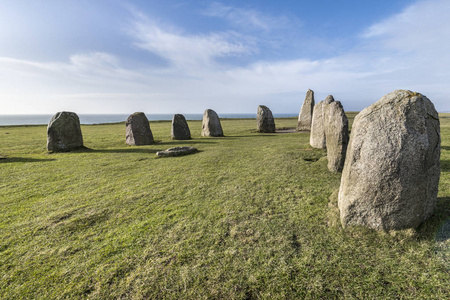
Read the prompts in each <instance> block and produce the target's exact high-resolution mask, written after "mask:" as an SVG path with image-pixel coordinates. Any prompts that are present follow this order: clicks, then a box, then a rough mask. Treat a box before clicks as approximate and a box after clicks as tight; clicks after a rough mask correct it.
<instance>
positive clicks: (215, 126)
mask: <svg viewBox="0 0 450 300" xmlns="http://www.w3.org/2000/svg"><path fill="white" fill-rule="evenodd" d="M202 136H223V130H222V125H221V124H220V119H219V116H218V115H217V113H216V112H215V111H214V110H212V109H207V110H205V112H204V113H203V122H202Z"/></svg>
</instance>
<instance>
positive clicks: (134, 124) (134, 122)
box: [125, 112, 154, 146]
mask: <svg viewBox="0 0 450 300" xmlns="http://www.w3.org/2000/svg"><path fill="white" fill-rule="evenodd" d="M125 125H126V143H127V144H128V145H136V146H140V145H150V144H151V143H153V142H154V141H153V134H152V131H151V130H150V124H149V123H148V119H147V117H146V116H145V114H144V113H143V112H135V113H134V114H131V115H130V116H129V117H128V119H127V122H126V123H125Z"/></svg>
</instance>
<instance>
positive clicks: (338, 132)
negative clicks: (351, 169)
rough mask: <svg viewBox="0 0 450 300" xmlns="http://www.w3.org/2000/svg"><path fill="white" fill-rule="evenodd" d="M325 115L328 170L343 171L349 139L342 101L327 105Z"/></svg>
mask: <svg viewBox="0 0 450 300" xmlns="http://www.w3.org/2000/svg"><path fill="white" fill-rule="evenodd" d="M324 116H325V119H324V120H325V140H326V144H327V159H328V170H330V171H331V172H341V171H342V168H343V167H344V161H345V154H346V152H347V145H348V139H349V133H348V119H347V116H346V115H345V112H344V108H343V107H342V104H341V102H340V101H334V102H331V103H330V104H328V105H326V106H325V111H324Z"/></svg>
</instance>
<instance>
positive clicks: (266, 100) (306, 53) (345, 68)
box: [0, 0, 450, 115]
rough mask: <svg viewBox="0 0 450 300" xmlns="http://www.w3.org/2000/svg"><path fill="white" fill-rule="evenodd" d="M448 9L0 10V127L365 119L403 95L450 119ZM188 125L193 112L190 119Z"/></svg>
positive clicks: (416, 0) (350, 5) (28, 4)
mask: <svg viewBox="0 0 450 300" xmlns="http://www.w3.org/2000/svg"><path fill="white" fill-rule="evenodd" d="M449 13H450V2H448V1H446V0H392V1H389V2H384V1H383V2H368V1H357V0H346V1H342V2H339V3H337V2H335V1H329V0H321V1H314V2H311V1H292V0H286V1H282V2H277V3H274V2H271V1H256V0H251V1H246V2H244V3H243V2H241V1H235V0H233V1H193V2H184V1H175V0H170V1H164V2H161V1H156V0H150V1H143V0H130V1H126V0H112V1H95V2H93V1H87V0H81V1H71V0H60V1H56V0H49V1H46V2H44V3H34V2H33V1H30V0H18V1H14V2H3V3H1V4H0V38H1V39H2V40H4V41H8V42H7V43H5V45H4V46H2V48H1V49H0V82H1V86H0V104H1V105H2V111H1V113H2V114H5V115H13V114H16V115H24V114H52V113H55V112H57V111H74V112H76V113H78V114H126V113H122V112H123V111H125V112H134V111H144V112H149V111H150V112H152V113H153V114H170V112H168V111H176V112H184V113H192V112H191V111H194V112H193V113H194V114H195V111H204V109H205V108H211V109H214V110H215V111H217V112H221V113H237V112H229V111H231V110H230V109H229V108H230V107H232V108H233V111H238V112H240V113H245V114H248V113H253V111H256V107H257V106H258V105H259V104H264V105H266V106H268V107H269V108H270V109H271V110H272V112H274V113H285V112H286V113H290V112H296V113H298V112H299V111H300V107H301V105H302V103H303V100H304V98H305V94H306V91H307V90H308V89H312V90H314V92H315V101H316V102H319V101H321V100H323V99H325V97H326V96H327V95H330V94H331V95H333V96H334V98H335V99H336V100H338V101H341V102H342V104H343V106H344V109H345V110H346V111H361V110H362V109H364V108H365V107H367V106H369V105H371V104H373V103H375V102H376V101H378V99H380V98H381V97H383V96H384V95H386V94H387V93H390V92H392V91H394V90H397V89H407V90H411V91H415V92H419V93H421V94H423V95H425V96H427V97H428V98H429V99H430V100H431V101H432V102H433V104H434V105H435V107H436V110H437V111H442V112H444V113H446V112H450V101H449V99H448V95H449V94H450V86H449V85H448V82H449V81H450V73H449V72H448V70H447V67H446V66H447V65H449V64H450V41H449V40H448V36H450V20H449V19H448V18H447V17H446V16H448V14H449ZM186 111H189V112H186Z"/></svg>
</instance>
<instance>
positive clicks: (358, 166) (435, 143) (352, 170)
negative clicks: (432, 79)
mask: <svg viewBox="0 0 450 300" xmlns="http://www.w3.org/2000/svg"><path fill="white" fill-rule="evenodd" d="M440 144H441V141H440V129H439V116H438V113H437V112H436V110H435V108H434V105H433V103H432V102H431V101H430V100H429V99H428V98H427V97H425V96H424V95H422V94H419V93H414V92H411V91H405V90H397V91H394V92H392V93H390V94H387V95H385V96H384V97H382V98H381V99H380V100H378V101H377V102H376V103H374V104H372V105H371V106H369V107H367V108H365V109H364V110H362V111H361V112H360V113H359V114H358V115H357V116H356V118H355V120H354V123H353V126H352V132H351V136H350V141H349V145H348V149H347V156H346V159H345V164H344V169H343V171H342V179H341V187H340V190H339V201H338V204H339V209H340V215H341V222H342V224H343V226H347V225H354V224H357V225H363V226H367V227H370V228H374V229H381V230H391V229H403V228H416V227H417V226H419V224H420V223H422V222H423V221H424V220H425V219H426V218H428V217H429V216H430V215H431V214H432V212H433V210H434V208H435V206H436V202H437V193H438V183H439V175H440V162H439V158H440Z"/></svg>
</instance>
